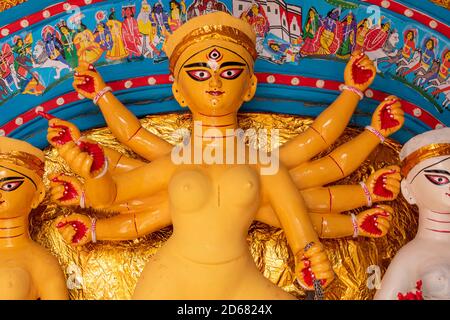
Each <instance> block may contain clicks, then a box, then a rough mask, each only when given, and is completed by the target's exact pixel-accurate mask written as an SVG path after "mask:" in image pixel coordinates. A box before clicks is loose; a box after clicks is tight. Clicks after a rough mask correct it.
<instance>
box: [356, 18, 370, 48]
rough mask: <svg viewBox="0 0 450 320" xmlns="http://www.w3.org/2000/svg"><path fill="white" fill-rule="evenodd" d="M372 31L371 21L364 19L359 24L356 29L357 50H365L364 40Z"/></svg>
mask: <svg viewBox="0 0 450 320" xmlns="http://www.w3.org/2000/svg"><path fill="white" fill-rule="evenodd" d="M369 30H370V20H369V19H363V20H362V21H361V22H359V23H358V28H357V29H356V45H355V50H362V49H363V48H364V40H365V39H366V35H367V33H368V32H369Z"/></svg>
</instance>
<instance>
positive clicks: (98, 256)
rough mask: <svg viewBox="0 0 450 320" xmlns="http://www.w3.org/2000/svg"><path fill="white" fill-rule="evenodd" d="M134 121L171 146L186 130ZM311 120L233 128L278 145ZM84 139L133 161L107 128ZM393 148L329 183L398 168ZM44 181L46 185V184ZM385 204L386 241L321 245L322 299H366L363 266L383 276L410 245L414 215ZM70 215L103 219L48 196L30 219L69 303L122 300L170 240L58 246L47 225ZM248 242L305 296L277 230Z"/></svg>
mask: <svg viewBox="0 0 450 320" xmlns="http://www.w3.org/2000/svg"><path fill="white" fill-rule="evenodd" d="M141 122H142V124H143V126H144V127H145V128H147V129H148V130H150V131H151V132H153V133H155V134H157V135H158V136H160V137H162V138H164V139H166V140H168V141H170V142H172V143H174V142H175V138H174V136H173V135H172V133H173V132H174V130H176V129H179V128H189V127H190V125H191V116H190V115H189V114H167V115H154V116H147V117H146V118H144V119H142V120H141ZM311 123H312V119H309V118H304V117H297V116H287V115H271V114H255V113H251V114H241V115H240V116H239V124H240V127H241V128H243V129H247V128H250V127H251V128H267V129H272V128H277V129H279V130H280V140H281V141H280V142H281V143H284V142H285V141H286V140H287V139H290V138H292V137H294V136H295V135H297V134H298V133H301V132H303V131H304V130H305V129H306V128H307V127H308V126H309V125H310V124H311ZM359 132H360V129H353V128H347V129H346V131H345V133H344V134H343V135H342V137H341V138H340V139H339V140H338V142H337V143H336V145H335V146H337V145H340V144H342V143H344V142H346V141H348V140H350V139H352V138H353V137H354V136H356V135H357V134H358V133H359ZM85 134H86V135H88V136H89V137H90V138H93V139H94V140H96V141H99V142H100V143H101V144H102V145H104V146H109V147H112V148H115V149H117V150H119V151H121V152H125V153H127V154H128V155H130V156H134V157H135V155H134V154H133V153H132V152H131V151H130V150H127V149H126V148H124V147H123V146H122V145H120V144H119V143H118V142H117V141H116V140H115V138H114V137H113V136H112V134H111V133H110V131H109V130H108V129H105V128H101V129H94V130H90V131H88V132H85ZM335 146H333V148H334V147H335ZM400 148H401V145H399V144H398V143H395V142H393V141H390V140H387V141H386V142H385V144H384V145H383V146H379V147H378V148H377V149H376V150H375V151H374V152H373V153H372V154H371V155H370V157H369V158H368V159H367V160H366V161H365V162H364V163H363V165H362V166H361V167H360V169H359V170H358V171H356V172H355V173H353V174H352V175H351V176H350V177H348V178H346V179H343V180H341V181H339V182H337V183H335V184H356V183H358V182H359V181H361V180H362V179H364V178H366V177H367V176H368V175H370V173H372V172H373V171H374V170H376V169H379V168H381V167H383V166H385V165H392V164H398V163H399V160H398V152H399V150H400ZM45 154H46V157H47V160H46V173H47V174H49V173H52V172H60V171H64V172H66V173H70V169H69V168H68V167H67V166H66V165H65V163H63V161H61V160H60V159H59V158H58V157H57V153H56V152H55V150H54V149H53V148H48V149H46V150H45ZM46 184H47V185H48V181H46ZM349 197H351V195H349ZM390 205H392V206H393V207H394V209H395V215H394V218H393V223H392V225H393V226H392V228H391V230H390V232H389V233H388V235H387V236H386V237H384V238H381V239H369V238H363V237H359V238H358V239H357V240H354V239H352V238H346V239H336V240H323V243H324V245H325V246H326V249H327V253H328V256H329V258H330V259H331V261H332V263H333V269H334V271H335V273H336V279H335V281H334V282H333V283H332V284H331V285H330V287H329V288H327V289H326V294H325V297H326V299H372V297H373V295H374V293H375V289H372V290H371V289H369V288H368V287H367V280H368V277H369V276H370V275H371V273H366V270H367V268H368V267H369V266H371V265H376V266H379V267H380V268H381V271H382V273H384V271H385V270H386V267H387V266H388V265H389V262H390V261H391V259H392V258H393V256H394V255H395V253H396V252H397V251H398V249H399V248H400V247H402V246H403V245H404V244H405V243H406V242H408V241H409V240H411V239H412V238H413V236H414V235H415V233H416V230H417V211H416V209H415V208H412V207H411V206H409V205H408V204H407V203H406V201H405V200H404V199H403V198H402V196H401V195H400V196H399V199H398V200H396V201H394V202H392V203H390ZM361 210H364V208H363V209H361ZM73 212H79V213H89V214H94V215H96V216H97V217H102V216H105V215H107V214H106V213H98V212H90V211H88V210H83V209H81V208H63V207H57V206H56V205H55V204H52V203H50V202H49V197H48V195H47V196H46V199H45V200H44V202H43V203H42V205H41V206H40V207H39V208H38V209H37V210H35V211H34V213H33V214H32V216H31V218H30V219H31V233H32V238H33V239H35V240H36V241H37V242H38V243H40V244H41V245H43V246H45V247H46V248H48V249H49V250H51V252H52V253H53V254H55V255H56V256H57V257H58V259H59V261H60V263H61V265H62V267H63V270H64V272H65V274H66V276H67V278H68V285H69V288H71V290H70V297H71V298H72V299H129V298H130V297H131V295H132V293H133V290H134V286H135V284H136V281H137V279H138V277H139V275H140V272H141V270H142V269H143V267H144V265H145V263H146V262H147V260H148V259H149V258H150V257H151V256H152V255H153V254H154V253H155V252H156V251H157V250H158V248H159V247H160V246H161V245H163V244H164V241H165V240H166V239H167V238H168V237H169V236H170V234H171V228H165V229H163V230H161V231H158V232H155V233H153V234H150V235H147V236H145V237H143V238H140V239H137V240H134V241H122V242H109V241H108V242H106V241H105V242H98V243H96V244H89V245H87V246H85V247H82V248H72V247H70V246H68V245H67V244H66V243H65V242H64V241H63V239H62V237H61V236H60V235H59V233H58V232H57V231H56V229H55V228H54V227H53V225H52V223H53V221H54V219H55V218H56V217H57V216H59V215H63V214H68V213H73ZM110 214H111V213H110ZM248 241H249V245H250V249H251V252H252V254H253V257H254V259H255V262H256V264H257V266H258V267H259V269H260V270H261V272H263V273H264V275H265V276H266V277H268V278H269V279H270V280H271V281H272V282H274V283H276V284H278V285H279V286H280V287H282V288H283V289H284V290H286V291H288V292H291V293H292V294H294V295H295V296H297V297H298V298H300V299H304V298H305V293H304V291H303V290H302V289H300V287H299V286H298V284H297V283H296V282H295V281H294V275H293V272H292V271H293V267H294V264H293V262H294V260H293V256H292V254H291V252H290V250H289V248H288V246H287V244H286V239H285V236H284V233H283V231H282V230H279V229H276V228H273V227H270V226H267V225H264V224H262V223H254V224H253V225H252V227H251V228H250V230H249V236H248Z"/></svg>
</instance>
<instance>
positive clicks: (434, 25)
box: [428, 20, 438, 29]
mask: <svg viewBox="0 0 450 320" xmlns="http://www.w3.org/2000/svg"><path fill="white" fill-rule="evenodd" d="M428 25H429V26H430V28H432V29H436V27H437V26H438V23H437V22H436V21H435V20H431V21H430V23H429V24H428Z"/></svg>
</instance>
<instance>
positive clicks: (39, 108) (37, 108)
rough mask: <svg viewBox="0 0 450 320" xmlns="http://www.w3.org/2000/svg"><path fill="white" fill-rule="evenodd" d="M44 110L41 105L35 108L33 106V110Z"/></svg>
mask: <svg viewBox="0 0 450 320" xmlns="http://www.w3.org/2000/svg"><path fill="white" fill-rule="evenodd" d="M42 111H44V107H43V106H37V107H36V108H34V112H36V113H38V112H42Z"/></svg>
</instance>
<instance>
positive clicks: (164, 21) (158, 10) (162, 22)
mask: <svg viewBox="0 0 450 320" xmlns="http://www.w3.org/2000/svg"><path fill="white" fill-rule="evenodd" d="M152 18H153V20H154V21H155V22H156V24H157V26H158V27H159V31H160V32H162V33H164V32H165V31H164V30H169V29H170V27H169V22H168V21H169V17H168V15H167V13H166V12H165V11H164V6H163V4H162V2H161V0H158V2H157V3H155V4H154V5H153V9H152Z"/></svg>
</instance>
